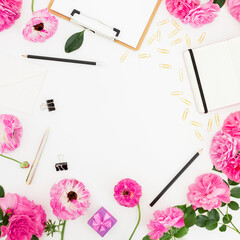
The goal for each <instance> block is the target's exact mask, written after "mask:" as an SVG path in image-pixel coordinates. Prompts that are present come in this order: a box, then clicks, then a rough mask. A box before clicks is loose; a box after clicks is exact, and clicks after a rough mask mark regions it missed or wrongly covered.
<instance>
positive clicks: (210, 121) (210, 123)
mask: <svg viewBox="0 0 240 240" xmlns="http://www.w3.org/2000/svg"><path fill="white" fill-rule="evenodd" d="M207 130H208V132H211V130H212V119H209V120H208V128H207Z"/></svg>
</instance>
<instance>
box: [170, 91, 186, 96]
mask: <svg viewBox="0 0 240 240" xmlns="http://www.w3.org/2000/svg"><path fill="white" fill-rule="evenodd" d="M183 94H184V92H183V91H171V95H172V96H178V95H183Z"/></svg>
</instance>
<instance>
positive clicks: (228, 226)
mask: <svg viewBox="0 0 240 240" xmlns="http://www.w3.org/2000/svg"><path fill="white" fill-rule="evenodd" d="M218 224H219V225H225V226H226V227H228V228H230V229H232V230H233V231H235V232H237V231H236V229H234V228H232V227H230V226H228V225H226V224H224V223H218Z"/></svg>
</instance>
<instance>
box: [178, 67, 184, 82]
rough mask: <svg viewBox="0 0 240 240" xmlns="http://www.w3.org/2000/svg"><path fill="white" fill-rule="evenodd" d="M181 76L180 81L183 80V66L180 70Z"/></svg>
mask: <svg viewBox="0 0 240 240" xmlns="http://www.w3.org/2000/svg"><path fill="white" fill-rule="evenodd" d="M179 78H180V81H181V82H183V70H182V68H181V69H180V70H179Z"/></svg>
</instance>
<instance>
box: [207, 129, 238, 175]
mask: <svg viewBox="0 0 240 240" xmlns="http://www.w3.org/2000/svg"><path fill="white" fill-rule="evenodd" d="M239 150H240V143H239V141H238V140H237V139H236V138H232V137H231V136H230V135H229V134H227V133H224V132H223V131H219V132H217V133H216V134H215V136H214V137H213V139H212V143H211V147H210V151H209V152H210V156H211V159H212V163H213V165H214V166H215V167H216V169H217V170H219V171H222V170H223V169H224V168H225V167H226V166H227V164H228V160H229V159H231V158H233V157H235V156H236V154H237V152H238V151H239Z"/></svg>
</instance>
